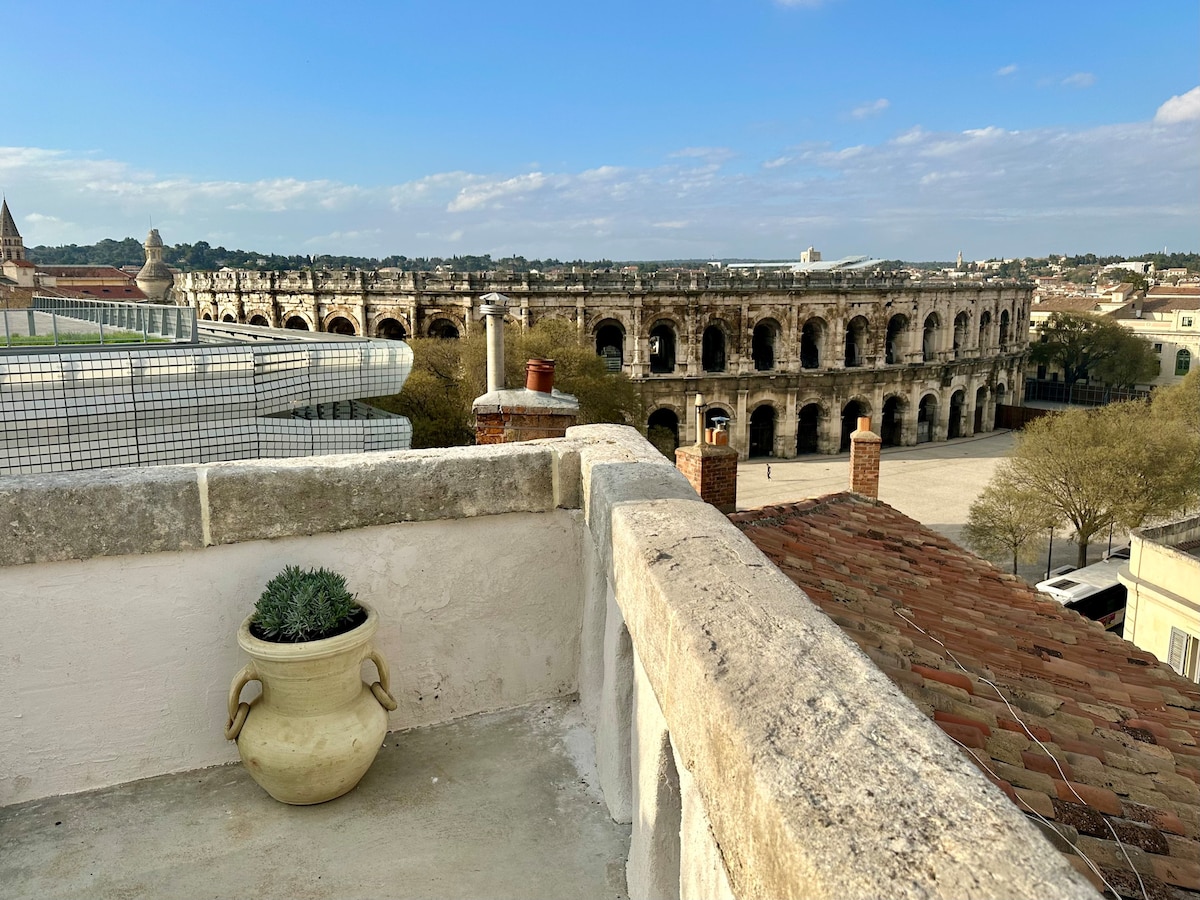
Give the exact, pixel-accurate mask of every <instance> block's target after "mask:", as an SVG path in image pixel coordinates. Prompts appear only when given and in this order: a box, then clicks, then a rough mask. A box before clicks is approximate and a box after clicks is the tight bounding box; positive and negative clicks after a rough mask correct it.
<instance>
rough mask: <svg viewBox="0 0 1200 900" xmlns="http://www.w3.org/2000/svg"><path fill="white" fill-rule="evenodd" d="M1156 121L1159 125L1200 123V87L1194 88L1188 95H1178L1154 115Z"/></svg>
mask: <svg viewBox="0 0 1200 900" xmlns="http://www.w3.org/2000/svg"><path fill="white" fill-rule="evenodd" d="M1154 121H1155V122H1156V123H1157V124H1159V125H1175V124H1178V123H1180V122H1196V121H1200V87H1194V88H1192V89H1191V90H1190V91H1188V92H1187V93H1186V94H1176V95H1175V96H1174V97H1172V98H1171V99H1170V100H1167V101H1166V102H1165V103H1163V105H1162V106H1160V107H1159V108H1158V112H1156V113H1155V114H1154Z"/></svg>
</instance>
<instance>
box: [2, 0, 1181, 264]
mask: <svg viewBox="0 0 1200 900" xmlns="http://www.w3.org/2000/svg"><path fill="white" fill-rule="evenodd" d="M1139 9H1140V11H1139ZM5 33H6V39H5V42H4V43H5V46H4V61H5V69H6V72H7V73H9V74H10V75H11V73H14V72H16V73H19V74H18V77H17V81H16V82H15V83H16V84H17V85H18V87H19V90H17V91H15V92H9V94H8V95H7V96H6V100H5V104H4V108H3V114H2V115H0V122H2V123H3V124H2V125H0V189H2V190H3V191H4V193H5V194H6V195H7V198H8V201H9V205H10V207H11V208H12V212H13V214H14V216H15V217H16V219H17V222H18V225H19V226H20V228H21V231H22V234H23V235H24V237H25V239H26V243H27V244H28V245H30V246H33V245H36V244H42V243H46V244H60V243H91V242H94V241H96V240H99V239H101V238H104V237H114V238H122V237H125V236H128V235H133V236H137V237H139V238H140V237H142V236H143V235H144V234H145V232H146V230H147V228H148V226H149V223H150V221H151V220H153V222H154V224H155V226H157V227H158V228H159V229H160V231H161V232H162V236H163V239H164V240H165V241H166V242H167V243H177V242H181V241H186V242H195V241H198V240H207V241H209V242H210V243H212V244H214V245H216V244H224V245H225V246H228V247H239V248H244V249H257V250H261V251H271V252H282V253H314V254H321V253H348V254H361V255H374V256H383V255H387V254H391V253H403V254H406V255H409V256H418V255H447V256H448V255H452V254H454V253H492V254H493V255H506V254H509V253H520V254H523V255H525V256H528V257H545V256H557V257H560V258H574V257H584V258H599V257H610V258H614V259H656V258H671V257H698V258H705V257H729V256H738V257H755V258H794V257H795V256H796V255H797V254H798V252H799V250H800V249H802V248H804V247H807V246H809V245H814V246H816V247H817V248H818V249H820V250H822V251H823V252H824V253H825V254H826V257H827V258H830V257H837V256H842V255H848V254H853V253H866V254H870V255H872V256H878V257H884V258H896V257H900V258H905V259H952V258H953V257H954V255H955V254H956V253H957V252H958V251H959V250H962V252H963V254H964V255H965V256H966V257H967V258H968V259H982V258H988V257H993V256H1014V255H1043V254H1045V253H1049V252H1066V253H1075V252H1086V251H1088V250H1091V251H1094V252H1098V253H1121V252H1129V253H1133V252H1140V251H1144V250H1149V249H1161V248H1162V247H1164V246H1166V247H1168V248H1169V249H1172V250H1198V249H1200V4H1197V3H1196V2H1194V0H1156V2H1155V3H1154V4H1151V5H1148V6H1147V7H1145V8H1135V7H1131V6H1130V5H1129V4H1128V3H1115V2H1104V0H1092V2H1067V0H1052V2H1049V3H1047V2H1038V3H1032V2H1024V0H1005V2H1002V3H997V2H973V0H957V2H923V0H922V2H918V0H912V2H896V0H878V2H869V0H807V2H805V0H794V2H780V0H737V2H734V0H725V2H718V0H714V2H691V3H682V2H657V3H656V2H652V0H642V2H640V3H634V2H628V3H627V2H612V3H595V4H577V3H562V4H549V3H534V2H525V0H511V2H507V3H495V2H456V0H440V2H404V0H394V2H389V3H382V2H381V3H366V2H355V0H349V2H342V3H337V4H315V3H299V2H296V3H268V2H253V3H245V2H240V3H226V2H210V3H206V4H198V3H188V4H183V3H174V2H169V0H168V2H163V3H159V4H149V3H130V2H121V0H114V2H110V3H107V4H96V3H92V2H88V3H81V2H80V3H76V2H50V3H47V4H43V5H41V6H37V7H35V6H34V5H32V4H21V5H19V6H18V7H17V8H15V9H10V10H8V11H7V12H6V14H5ZM17 36H20V39H19V40H18V39H15V38H16V37H17Z"/></svg>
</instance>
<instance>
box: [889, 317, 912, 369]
mask: <svg viewBox="0 0 1200 900" xmlns="http://www.w3.org/2000/svg"><path fill="white" fill-rule="evenodd" d="M907 331H908V316H904V315H895V316H892V317H891V318H890V319H888V327H887V341H886V344H885V347H884V353H885V355H884V362H885V363H886V364H887V365H889V366H894V365H897V364H899V363H902V362H904V353H905V351H906V350H907V349H908V348H907V347H905V346H904V335H905V333H906V332H907Z"/></svg>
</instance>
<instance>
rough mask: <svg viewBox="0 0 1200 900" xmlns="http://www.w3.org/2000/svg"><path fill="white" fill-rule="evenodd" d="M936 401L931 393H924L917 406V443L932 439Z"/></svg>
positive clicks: (936, 410)
mask: <svg viewBox="0 0 1200 900" xmlns="http://www.w3.org/2000/svg"><path fill="white" fill-rule="evenodd" d="M937 416H938V402H937V397H935V396H934V395H933V394H926V395H925V396H924V397H922V398H921V402H920V404H918V406H917V443H918V444H924V443H926V442H928V441H932V440H933V424H934V423H935V422H936V421H937Z"/></svg>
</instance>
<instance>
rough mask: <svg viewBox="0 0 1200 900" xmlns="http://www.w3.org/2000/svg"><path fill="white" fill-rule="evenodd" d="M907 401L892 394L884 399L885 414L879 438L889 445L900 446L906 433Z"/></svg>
mask: <svg viewBox="0 0 1200 900" xmlns="http://www.w3.org/2000/svg"><path fill="white" fill-rule="evenodd" d="M904 407H905V403H904V400H902V399H901V398H900V397H896V396H892V397H888V398H887V399H886V400H884V401H883V414H882V416H881V418H880V422H879V439H880V441H881V442H882V443H883V444H885V445H886V446H889V447H899V446H900V444H901V443H902V441H901V438H902V436H903V433H904Z"/></svg>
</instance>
